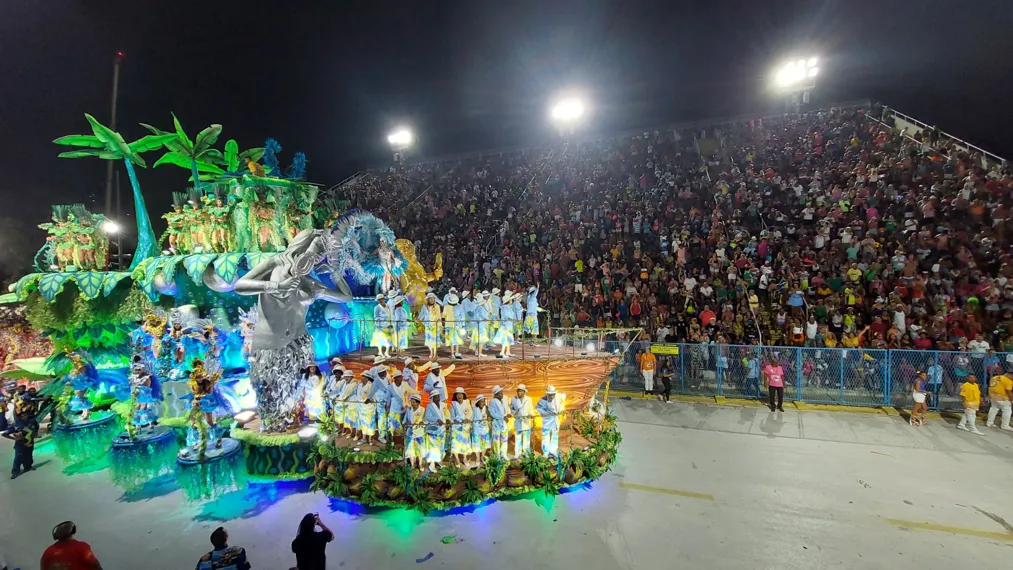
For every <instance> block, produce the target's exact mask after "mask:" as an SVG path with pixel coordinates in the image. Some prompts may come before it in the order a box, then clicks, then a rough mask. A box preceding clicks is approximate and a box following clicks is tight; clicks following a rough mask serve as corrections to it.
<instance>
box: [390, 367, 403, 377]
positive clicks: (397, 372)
mask: <svg viewBox="0 0 1013 570" xmlns="http://www.w3.org/2000/svg"><path fill="white" fill-rule="evenodd" d="M390 375H391V376H392V377H394V378H397V377H398V376H400V375H401V371H400V370H398V369H397V368H395V369H394V371H393V372H391V373H390Z"/></svg>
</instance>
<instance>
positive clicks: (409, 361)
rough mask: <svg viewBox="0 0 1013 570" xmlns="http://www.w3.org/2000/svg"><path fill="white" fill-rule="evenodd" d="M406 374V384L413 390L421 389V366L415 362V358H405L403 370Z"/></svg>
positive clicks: (404, 374) (403, 373)
mask: <svg viewBox="0 0 1013 570" xmlns="http://www.w3.org/2000/svg"><path fill="white" fill-rule="evenodd" d="M401 374H402V375H403V376H404V382H405V385H406V386H408V388H409V389H410V390H411V391H412V392H418V391H419V366H418V365H417V364H415V359H414V358H412V357H410V356H408V357H405V359H404V369H403V370H402V371H401Z"/></svg>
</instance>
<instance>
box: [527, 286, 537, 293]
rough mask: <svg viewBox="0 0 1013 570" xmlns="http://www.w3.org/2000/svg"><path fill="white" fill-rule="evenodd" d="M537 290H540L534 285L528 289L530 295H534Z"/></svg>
mask: <svg viewBox="0 0 1013 570" xmlns="http://www.w3.org/2000/svg"><path fill="white" fill-rule="evenodd" d="M537 290H538V287H535V286H534V285H532V286H531V287H528V293H534V292H535V291H537Z"/></svg>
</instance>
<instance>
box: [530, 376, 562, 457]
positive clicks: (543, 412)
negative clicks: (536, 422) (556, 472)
mask: <svg viewBox="0 0 1013 570" xmlns="http://www.w3.org/2000/svg"><path fill="white" fill-rule="evenodd" d="M535 410H536V411H537V412H538V415H540V416H542V455H547V456H549V457H555V456H556V454H557V453H559V413H560V411H561V410H560V409H559V400H557V399H556V387H555V386H549V387H548V388H547V389H546V390H545V395H544V396H542V397H541V399H539V400H538V405H537V406H535Z"/></svg>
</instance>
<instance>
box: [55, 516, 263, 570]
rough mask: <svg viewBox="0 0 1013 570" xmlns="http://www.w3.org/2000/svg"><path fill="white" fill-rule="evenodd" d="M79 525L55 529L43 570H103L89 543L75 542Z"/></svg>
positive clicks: (66, 525) (67, 524)
mask: <svg viewBox="0 0 1013 570" xmlns="http://www.w3.org/2000/svg"><path fill="white" fill-rule="evenodd" d="M76 534H77V525H75V524H74V523H72V522H70V521H66V522H62V523H60V524H58V525H56V526H55V527H53V540H55V541H56V542H54V543H53V544H50V545H49V548H47V549H46V551H45V552H43V553H42V560H41V561H40V562H39V567H40V568H41V569H42V570H102V565H101V564H99V561H98V558H95V553H94V552H92V550H91V546H89V545H88V543H87V542H81V541H80V540H74V535H76ZM247 568H249V567H247Z"/></svg>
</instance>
